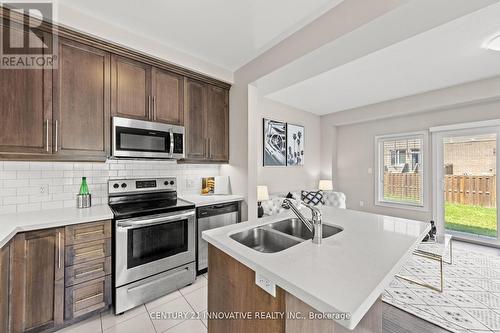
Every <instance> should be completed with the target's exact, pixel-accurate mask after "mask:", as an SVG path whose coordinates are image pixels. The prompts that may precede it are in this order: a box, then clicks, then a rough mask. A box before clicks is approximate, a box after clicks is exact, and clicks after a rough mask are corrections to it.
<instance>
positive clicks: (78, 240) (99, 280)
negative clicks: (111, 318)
mask: <svg viewBox="0 0 500 333" xmlns="http://www.w3.org/2000/svg"><path fill="white" fill-rule="evenodd" d="M66 237H67V240H68V241H67V242H66V259H65V263H66V276H65V287H66V290H65V306H64V320H65V322H66V323H67V324H70V323H74V322H76V321H78V320H81V319H85V318H87V317H89V316H92V315H93V314H97V313H99V312H101V311H103V310H106V309H108V308H109V307H110V305H111V221H109V220H107V221H99V222H91V223H85V224H78V225H74V226H68V227H66Z"/></svg>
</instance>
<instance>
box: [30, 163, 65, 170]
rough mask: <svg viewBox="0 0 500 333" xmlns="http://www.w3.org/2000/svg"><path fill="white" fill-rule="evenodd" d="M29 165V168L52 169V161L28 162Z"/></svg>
mask: <svg viewBox="0 0 500 333" xmlns="http://www.w3.org/2000/svg"><path fill="white" fill-rule="evenodd" d="M60 164H62V163H60ZM70 164H71V163H70ZM29 166H30V170H52V167H53V164H52V162H29Z"/></svg>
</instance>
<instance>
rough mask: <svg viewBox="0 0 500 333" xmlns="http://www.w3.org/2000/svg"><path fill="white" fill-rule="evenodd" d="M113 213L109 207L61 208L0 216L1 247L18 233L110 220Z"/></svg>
mask: <svg viewBox="0 0 500 333" xmlns="http://www.w3.org/2000/svg"><path fill="white" fill-rule="evenodd" d="M112 218H113V213H112V212H111V209H110V208H109V206H108V205H99V206H93V207H90V208H84V209H78V208H76V207H75V208H60V209H50V210H42V211H35V212H23V213H11V214H4V215H0V247H2V246H4V245H5V244H7V242H8V241H9V240H10V239H11V238H12V237H14V236H15V234H16V233H18V232H23V231H32V230H39V229H46V228H55V227H61V226H67V225H71V224H79V223H86V222H94V221H101V220H109V219H112Z"/></svg>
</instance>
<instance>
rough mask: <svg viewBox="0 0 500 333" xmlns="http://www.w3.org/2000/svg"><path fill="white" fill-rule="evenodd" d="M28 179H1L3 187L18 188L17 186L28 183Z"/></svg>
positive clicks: (23, 185)
mask: <svg viewBox="0 0 500 333" xmlns="http://www.w3.org/2000/svg"><path fill="white" fill-rule="evenodd" d="M29 183H30V182H29V179H7V180H4V181H3V187H4V188H12V187H15V188H18V187H26V186H28V185H29Z"/></svg>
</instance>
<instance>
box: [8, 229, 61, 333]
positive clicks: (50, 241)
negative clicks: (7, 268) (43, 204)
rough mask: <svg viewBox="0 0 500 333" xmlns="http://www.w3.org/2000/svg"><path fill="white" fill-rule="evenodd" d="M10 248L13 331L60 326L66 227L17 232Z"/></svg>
mask: <svg viewBox="0 0 500 333" xmlns="http://www.w3.org/2000/svg"><path fill="white" fill-rule="evenodd" d="M11 251H12V256H11V258H12V262H11V276H10V283H11V291H12V294H11V327H12V332H15V333H17V332H27V331H29V332H40V331H43V330H46V329H54V328H59V327H61V326H62V324H63V315H64V228H55V229H46V230H40V231H33V232H26V233H21V234H18V235H16V236H15V238H14V240H13V243H12V244H11Z"/></svg>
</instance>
